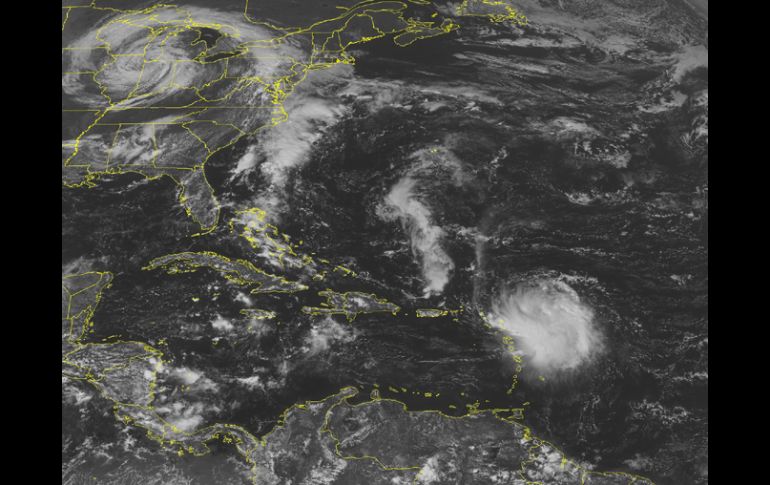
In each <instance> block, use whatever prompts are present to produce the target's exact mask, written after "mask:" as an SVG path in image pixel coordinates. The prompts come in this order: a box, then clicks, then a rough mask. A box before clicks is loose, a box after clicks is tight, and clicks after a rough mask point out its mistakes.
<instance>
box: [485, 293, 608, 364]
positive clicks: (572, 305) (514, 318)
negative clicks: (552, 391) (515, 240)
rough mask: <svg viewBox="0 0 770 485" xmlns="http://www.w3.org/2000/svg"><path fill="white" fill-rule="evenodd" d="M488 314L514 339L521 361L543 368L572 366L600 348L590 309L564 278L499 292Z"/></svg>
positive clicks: (494, 323)
mask: <svg viewBox="0 0 770 485" xmlns="http://www.w3.org/2000/svg"><path fill="white" fill-rule="evenodd" d="M489 320H490V323H491V324H492V325H494V326H495V327H497V328H499V329H500V330H502V331H503V332H505V333H506V334H508V335H510V336H512V337H513V338H514V339H515V343H516V347H517V349H519V350H520V351H521V352H522V353H523V354H524V357H525V363H526V364H527V365H529V366H532V367H534V368H535V369H536V370H538V371H539V372H541V373H551V372H561V371H569V370H575V369H577V368H578V367H580V366H581V365H583V364H585V363H586V362H588V361H590V360H591V359H592V358H593V357H594V356H595V355H597V354H598V353H599V352H600V351H601V349H602V336H601V333H600V331H599V329H598V327H597V326H596V324H595V322H594V311H593V310H592V309H591V307H589V306H588V305H587V304H585V303H584V302H582V301H581V300H580V298H579V297H578V294H577V293H576V292H575V290H573V289H572V288H571V287H570V286H569V285H567V284H566V283H564V282H562V281H554V280H545V281H540V282H537V283H535V284H530V285H520V286H518V287H516V288H515V289H513V290H510V291H504V292H502V293H501V294H500V296H499V298H498V299H497V300H496V301H495V302H494V303H493V305H492V312H491V314H490V318H489Z"/></svg>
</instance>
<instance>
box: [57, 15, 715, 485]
mask: <svg viewBox="0 0 770 485" xmlns="http://www.w3.org/2000/svg"><path fill="white" fill-rule="evenodd" d="M168 2H169V3H160V2H155V1H150V2H146V1H128V0H65V1H63V3H62V18H61V27H62V45H61V47H62V49H61V54H62V69H61V83H62V84H61V86H62V88H61V101H62V109H61V113H62V186H61V187H62V188H61V197H62V280H61V283H62V394H61V398H62V442H61V451H62V484H68V485H80V484H104V485H164V484H169V485H208V484H212V485H249V484H252V485H260V484H286V485H300V484H303V485H313V484H330V485H331V484H340V485H370V484H372V485H374V484H415V485H421V484H479V485H481V484H510V485H536V484H538V485H621V484H622V485H631V484H634V485H652V484H657V485H688V484H695V485H703V484H707V483H708V1H707V0H435V1H429V0H368V1H357V0H329V1H326V0H180V1H174V0H168Z"/></svg>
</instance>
